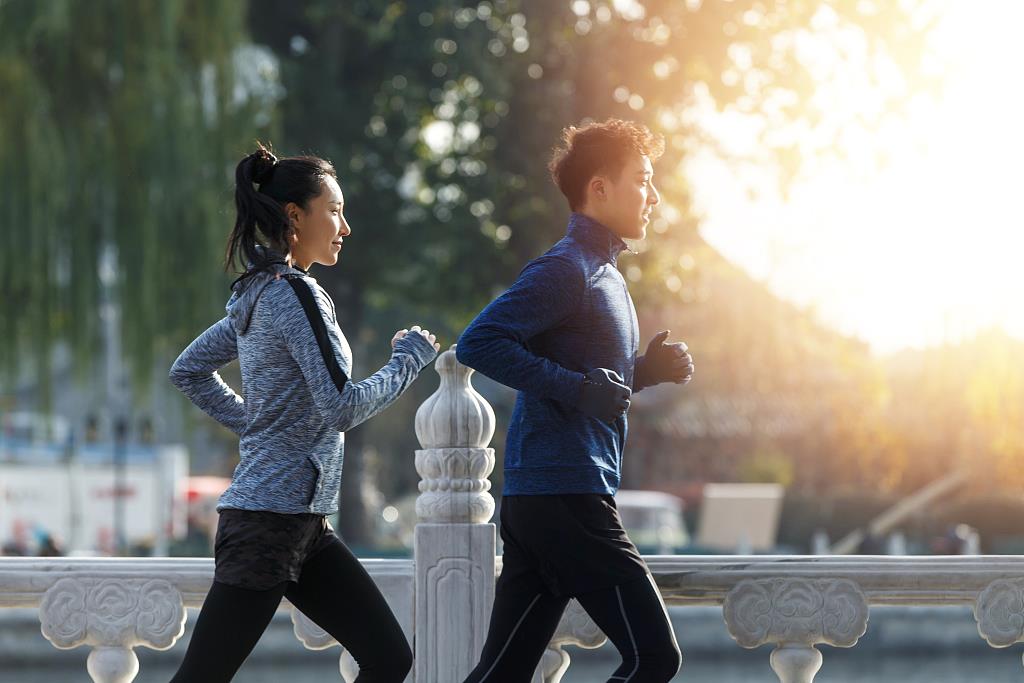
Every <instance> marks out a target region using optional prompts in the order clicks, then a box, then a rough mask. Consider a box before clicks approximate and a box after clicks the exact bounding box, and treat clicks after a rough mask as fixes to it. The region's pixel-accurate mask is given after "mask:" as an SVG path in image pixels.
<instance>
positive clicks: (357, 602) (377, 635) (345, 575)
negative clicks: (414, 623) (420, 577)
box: [285, 538, 412, 683]
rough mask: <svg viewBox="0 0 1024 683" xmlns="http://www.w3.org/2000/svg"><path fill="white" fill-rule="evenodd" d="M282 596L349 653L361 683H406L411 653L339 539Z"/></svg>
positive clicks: (373, 585)
mask: <svg viewBox="0 0 1024 683" xmlns="http://www.w3.org/2000/svg"><path fill="white" fill-rule="evenodd" d="M285 597H287V598H288V600H289V601H290V602H291V603H292V604H293V605H295V606H296V607H298V608H299V610H300V611H301V612H302V613H303V614H305V615H306V616H307V617H309V618H310V619H312V620H313V621H315V622H316V623H317V624H318V625H319V626H320V627H321V628H322V629H324V630H325V631H327V632H328V633H330V634H331V635H332V636H334V639H335V640H337V641H338V642H339V643H341V645H342V646H343V647H344V648H345V649H346V650H348V651H349V653H351V655H352V657H354V658H355V660H356V663H358V664H359V677H358V678H357V679H356V680H357V681H358V682H359V683H400V682H401V681H403V680H405V677H406V675H407V674H408V673H409V669H411V668H412V650H410V648H409V643H408V641H406V639H405V634H404V633H402V627H401V626H399V624H398V620H397V619H395V615H394V614H393V613H392V612H391V608H390V607H389V606H388V603H387V602H386V601H385V600H384V596H383V595H381V592H380V590H379V589H378V588H377V584H376V583H374V581H373V579H372V578H371V577H370V575H369V574H368V573H367V572H366V570H365V569H364V568H363V565H362V564H361V563H360V562H359V560H358V558H356V556H355V555H353V554H352V552H351V551H350V550H349V549H348V548H347V547H346V546H345V544H344V543H342V541H341V539H339V538H333V539H331V540H330V541H329V542H328V543H327V544H326V545H325V547H324V548H323V549H322V550H320V551H319V552H317V553H316V554H315V555H313V556H312V557H311V558H309V559H308V560H306V563H305V564H304V565H303V566H302V574H301V575H300V576H299V581H298V583H297V584H292V585H291V586H290V587H289V588H288V591H287V592H286V593H285Z"/></svg>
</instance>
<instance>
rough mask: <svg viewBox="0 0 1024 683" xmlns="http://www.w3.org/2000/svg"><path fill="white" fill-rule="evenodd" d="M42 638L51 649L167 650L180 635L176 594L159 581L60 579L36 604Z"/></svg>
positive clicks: (179, 604) (182, 609)
mask: <svg viewBox="0 0 1024 683" xmlns="http://www.w3.org/2000/svg"><path fill="white" fill-rule="evenodd" d="M39 619H40V622H41V624H42V632H43V636H45V637H46V639H47V640H49V641H50V642H51V643H53V645H54V646H55V647H58V648H61V649H69V648H73V647H78V646H79V645H94V646H112V647H116V646H120V647H134V646H136V645H145V646H146V647H150V648H153V649H155V650H166V649H168V648H170V647H171V646H173V645H174V643H175V642H176V641H177V640H178V638H180V637H181V635H182V633H184V632H185V606H184V604H183V602H182V598H181V594H180V593H179V592H178V589H176V588H175V587H174V586H172V585H171V584H170V583H169V582H167V581H164V580H162V579H153V580H143V579H135V580H132V579H97V578H89V577H83V578H70V577H65V578H62V579H60V580H58V581H57V582H56V583H54V584H53V585H52V586H51V587H50V588H49V589H48V590H47V591H46V593H45V594H44V595H43V599H42V601H41V603H40V605H39Z"/></svg>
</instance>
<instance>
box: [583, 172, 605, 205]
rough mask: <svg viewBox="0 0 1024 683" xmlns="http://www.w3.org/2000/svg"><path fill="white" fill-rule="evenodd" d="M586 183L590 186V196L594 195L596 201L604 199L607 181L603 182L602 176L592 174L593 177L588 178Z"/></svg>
mask: <svg viewBox="0 0 1024 683" xmlns="http://www.w3.org/2000/svg"><path fill="white" fill-rule="evenodd" d="M587 185H588V187H589V188H590V192H589V194H590V195H591V196H592V197H594V198H595V199H597V200H598V201H604V200H605V197H606V185H607V183H606V182H605V179H604V177H603V176H599V175H596V176H594V177H593V178H591V179H590V182H589V183H588V184H587Z"/></svg>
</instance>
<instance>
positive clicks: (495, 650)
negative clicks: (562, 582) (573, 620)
mask: <svg viewBox="0 0 1024 683" xmlns="http://www.w3.org/2000/svg"><path fill="white" fill-rule="evenodd" d="M538 584H539V582H538V581H536V580H531V579H530V578H528V577H517V578H515V579H512V580H506V581H502V580H501V579H499V580H498V585H497V587H496V588H495V594H494V607H493V608H492V610H491V623H490V625H489V627H488V629H487V640H486V642H484V649H483V652H482V653H481V654H480V663H479V664H477V666H476V668H475V669H473V672H472V673H470V674H469V677H468V678H467V679H466V680H465V683H529V681H530V677H531V676H533V672H534V671H535V670H536V669H537V665H538V664H540V659H541V657H542V656H543V655H544V649H545V648H546V647H547V645H548V643H549V642H551V637H552V636H553V635H554V634H555V629H556V628H558V622H559V621H560V620H561V618H562V612H564V611H565V606H566V605H567V604H568V603H569V598H568V597H564V596H563V597H558V596H555V595H552V594H551V593H549V592H548V591H546V590H544V589H543V588H538Z"/></svg>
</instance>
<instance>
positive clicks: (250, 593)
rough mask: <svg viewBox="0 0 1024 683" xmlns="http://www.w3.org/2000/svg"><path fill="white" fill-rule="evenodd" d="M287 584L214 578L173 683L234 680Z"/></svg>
mask: <svg viewBox="0 0 1024 683" xmlns="http://www.w3.org/2000/svg"><path fill="white" fill-rule="evenodd" d="M286 585H287V584H286V583H281V584H280V585H278V586H275V587H274V588H271V589H269V590H249V589H246V588H236V587H235V586H229V585H227V584H223V583H219V582H217V581H214V582H213V586H211V587H210V592H209V593H208V594H207V595H206V600H205V601H204V602H203V609H202V610H201V611H200V612H199V618H198V619H197V620H196V628H195V630H194V631H193V632H192V638H191V639H190V640H189V643H188V650H187V651H186V652H185V659H184V661H182V663H181V666H180V667H179V668H178V672H177V673H176V674H175V675H174V678H172V679H171V683H227V681H230V680H231V679H232V677H233V676H234V675H235V672H236V671H238V667H240V666H241V665H242V662H244V661H245V658H246V657H248V656H249V653H250V652H252V649H253V648H254V647H255V646H256V642H257V641H258V640H259V639H260V636H261V635H262V634H263V631H264V630H265V629H266V628H267V624H269V623H270V620H271V618H272V617H273V616H274V612H275V611H277V606H278V604H280V602H281V596H282V595H284V590H285V586H286Z"/></svg>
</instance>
